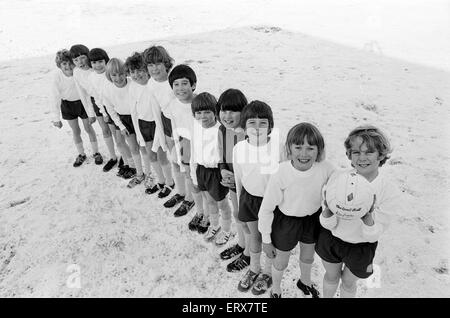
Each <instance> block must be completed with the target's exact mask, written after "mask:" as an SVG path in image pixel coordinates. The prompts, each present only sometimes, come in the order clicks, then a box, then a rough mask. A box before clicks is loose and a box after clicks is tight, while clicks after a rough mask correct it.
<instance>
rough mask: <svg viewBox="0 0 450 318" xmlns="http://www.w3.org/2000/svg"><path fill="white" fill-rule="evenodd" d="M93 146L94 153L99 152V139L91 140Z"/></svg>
mask: <svg viewBox="0 0 450 318" xmlns="http://www.w3.org/2000/svg"><path fill="white" fill-rule="evenodd" d="M91 148H92V153H97V152H98V143H97V141H91Z"/></svg>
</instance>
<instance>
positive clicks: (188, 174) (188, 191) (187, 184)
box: [184, 165, 194, 201]
mask: <svg viewBox="0 0 450 318" xmlns="http://www.w3.org/2000/svg"><path fill="white" fill-rule="evenodd" d="M184 169H185V172H184V182H185V187H186V197H185V198H184V199H185V200H186V201H192V200H193V197H192V189H193V187H194V183H193V182H192V179H191V169H190V167H189V165H184Z"/></svg>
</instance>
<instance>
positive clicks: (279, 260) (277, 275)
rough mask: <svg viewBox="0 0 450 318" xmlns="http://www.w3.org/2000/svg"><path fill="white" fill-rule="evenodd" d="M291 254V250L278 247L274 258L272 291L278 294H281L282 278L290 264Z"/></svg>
mask: <svg viewBox="0 0 450 318" xmlns="http://www.w3.org/2000/svg"><path fill="white" fill-rule="evenodd" d="M290 256H291V251H288V252H286V251H280V250H279V249H277V255H276V256H275V259H274V260H273V266H272V280H273V285H272V291H273V292H274V293H276V294H281V280H282V278H283V274H284V271H285V269H286V268H287V266H288V264H289V257H290Z"/></svg>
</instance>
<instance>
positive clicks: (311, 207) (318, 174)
mask: <svg viewBox="0 0 450 318" xmlns="http://www.w3.org/2000/svg"><path fill="white" fill-rule="evenodd" d="M334 170H335V168H334V167H333V165H332V164H331V163H330V162H329V161H327V160H324V161H321V162H315V163H314V164H313V166H312V167H311V168H310V169H308V170H307V171H300V170H297V169H295V168H294V167H293V165H292V162H291V161H290V160H289V161H284V162H282V163H280V168H279V169H278V171H277V172H276V173H275V174H273V175H272V176H271V177H270V179H269V183H268V184H267V187H266V191H265V193H264V199H263V201H262V203H261V208H260V209H259V214H258V218H259V222H258V229H259V231H260V232H261V234H262V239H263V242H264V243H270V242H271V239H270V234H271V233H272V221H273V217H274V215H273V212H274V210H275V208H276V207H277V206H278V208H279V209H280V211H281V212H283V214H285V215H288V216H295V217H304V216H308V215H312V214H314V213H315V212H317V210H319V208H320V206H321V204H322V188H323V186H324V185H325V184H326V183H327V181H328V178H329V177H330V176H331V174H332V173H333V171H334Z"/></svg>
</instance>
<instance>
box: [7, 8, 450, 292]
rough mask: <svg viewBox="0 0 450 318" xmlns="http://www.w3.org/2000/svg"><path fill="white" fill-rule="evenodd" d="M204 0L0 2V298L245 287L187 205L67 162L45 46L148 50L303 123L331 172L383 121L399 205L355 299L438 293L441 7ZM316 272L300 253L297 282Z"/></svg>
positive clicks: (448, 86) (443, 164) (67, 136)
mask: <svg viewBox="0 0 450 318" xmlns="http://www.w3.org/2000/svg"><path fill="white" fill-rule="evenodd" d="M208 3H209V2H207V1H201V0H195V1H189V2H186V3H185V2H182V1H180V0H171V1H152V2H143V1H136V2H133V5H130V4H128V3H127V2H125V1H118V0H114V1H108V2H103V1H99V0H98V1H87V0H82V1H78V2H77V3H75V2H69V1H66V2H63V1H58V2H56V1H39V2H37V1H33V0H32V1H16V2H11V1H8V2H7V1H0V21H2V23H3V24H2V25H1V32H0V40H1V43H2V44H3V43H5V45H2V46H1V47H0V61H1V62H0V70H1V72H0V112H1V114H2V116H0V127H1V128H2V129H1V133H0V149H1V152H0V154H1V155H0V296H3V297H27V296H28V297H254V296H253V295H252V294H251V293H246V294H245V293H244V294H242V293H239V292H237V290H236V286H237V283H238V280H239V279H240V277H241V275H242V274H241V273H228V272H227V271H226V270H225V267H226V264H227V262H223V261H221V260H220V259H219V256H218V255H219V252H220V251H221V250H223V248H216V247H215V246H213V245H212V244H208V243H205V242H204V241H203V240H202V238H201V236H200V235H199V234H196V233H193V232H190V231H189V230H188V228H187V223H188V221H189V219H190V217H191V216H190V215H191V214H189V215H188V216H185V217H182V218H174V217H173V216H172V212H173V209H164V208H163V207H162V202H163V201H162V200H159V199H157V198H155V197H153V196H148V195H146V194H145V193H144V192H143V188H142V187H137V188H135V189H131V190H130V189H127V188H126V181H124V180H121V179H118V178H117V177H116V176H114V173H113V172H110V173H104V172H102V171H101V169H99V167H97V166H95V164H94V162H93V159H92V158H89V160H88V162H87V164H83V165H82V166H81V167H80V168H77V169H74V168H72V166H71V164H72V161H73V160H74V158H75V148H74V146H73V144H72V140H71V132H70V128H69V127H68V125H67V124H66V123H65V122H64V127H63V128H62V130H58V129H57V128H55V127H53V126H52V125H51V123H50V120H51V119H52V114H51V113H50V111H49V108H50V105H49V102H50V98H49V91H50V85H49V78H50V74H51V72H52V70H54V69H55V65H54V52H55V51H56V50H57V49H59V48H61V47H70V45H72V44H74V43H84V44H86V45H88V46H89V47H94V46H96V47H104V48H105V49H106V50H107V51H108V53H109V55H110V56H111V57H113V56H116V57H120V58H126V57H127V56H128V55H130V54H131V53H132V52H133V51H135V50H137V51H142V50H143V49H145V48H146V47H148V46H149V45H151V44H154V43H158V44H160V45H163V46H164V47H166V48H167V49H168V50H169V52H170V54H171V55H172V56H173V57H174V58H175V59H176V62H177V63H189V64H190V65H191V66H192V67H193V68H194V70H195V71H196V73H197V75H198V86H197V87H198V88H197V91H198V92H202V91H208V92H210V93H212V94H214V95H215V96H216V97H218V96H219V94H220V93H221V92H222V91H223V90H225V89H227V88H230V87H235V88H239V89H241V90H242V91H243V92H244V93H245V94H246V95H247V97H248V99H249V100H252V99H260V100H263V101H266V102H267V103H268V104H269V105H271V106H272V107H273V110H274V114H275V125H276V126H278V127H280V128H282V129H283V130H287V129H288V128H290V127H291V126H293V125H294V124H295V123H298V122H299V121H310V122H312V123H314V124H316V125H317V126H318V127H319V129H320V130H321V131H322V133H323V134H324V137H325V141H326V146H327V158H328V159H329V160H331V161H332V162H333V163H334V164H335V165H336V166H338V167H348V165H349V161H348V159H347V158H346V157H345V152H344V147H343V141H344V140H345V137H346V135H347V134H348V132H349V131H350V130H351V129H352V128H354V127H356V126H357V125H359V124H362V123H373V124H375V125H377V126H379V127H380V128H382V129H384V130H385V131H386V132H387V133H388V134H389V136H390V137H391V140H392V143H393V145H394V152H393V154H392V158H391V160H390V161H388V163H387V164H386V165H385V166H383V167H382V168H381V169H382V171H383V172H384V173H386V174H388V175H389V176H390V178H391V179H392V180H393V181H394V182H395V183H396V184H397V185H398V186H399V188H400V189H401V190H402V191H403V201H402V204H403V208H402V209H401V210H399V211H392V216H393V222H392V225H391V227H390V228H389V230H388V232H386V233H385V235H384V237H382V239H381V240H380V243H379V246H378V249H377V254H376V257H375V261H374V263H375V265H377V266H376V275H374V279H371V280H368V281H360V282H359V283H358V285H359V290H358V296H359V297H449V296H450V278H449V272H448V271H449V256H450V255H449V254H450V253H449V251H450V246H449V244H450V235H449V233H450V231H449V225H450V222H449V221H450V220H449V212H450V211H449V203H450V200H449V195H448V193H449V188H450V187H449V181H448V180H449V174H450V169H449V168H448V162H449V160H450V134H449V126H448V120H449V119H450V116H449V115H450V114H449V112H450V108H449V105H448V102H449V100H450V96H449V92H450V75H449V70H450V63H449V61H448V57H449V56H450V55H449V53H450V52H449V49H450V48H449V45H448V40H449V39H450V36H449V34H448V32H449V28H448V9H449V4H448V2H447V1H432V2H426V3H425V1H418V0H415V1H408V2H405V1H389V2H388V1H377V2H376V3H375V2H374V3H372V4H371V3H369V2H367V1H362V2H360V1H350V0H347V1H340V2H339V4H333V2H331V1H317V2H314V4H313V3H311V2H307V1H305V2H300V4H298V5H297V6H293V2H292V1H281V2H280V1H277V2H271V1H256V0H254V1H247V2H245V3H240V2H237V1H222V2H217V3H216V2H215V4H214V6H210V5H208ZM269 13H270V14H269ZM199 21H201V23H200V22H199ZM106 26H107V27H106ZM94 128H95V129H96V131H97V136H98V139H99V147H100V151H101V152H102V153H103V154H105V155H106V154H107V151H106V147H105V145H104V143H103V140H102V137H101V130H100V128H99V127H98V124H94ZM82 137H83V140H84V143H85V149H86V151H87V152H88V153H91V151H90V147H89V142H88V138H87V135H86V134H85V133H84V132H83V133H82ZM297 260H298V249H296V250H295V252H294V255H293V256H292V257H291V261H290V263H289V267H288V269H287V272H286V274H285V277H284V281H283V296H284V297H302V295H301V292H300V291H299V290H298V289H297V288H296V286H295V282H296V279H297V278H298V275H299V266H298V261H297ZM323 273H324V270H323V266H322V264H321V262H320V258H319V257H318V256H316V258H315V263H314V266H313V277H312V278H313V281H315V282H316V283H318V284H319V285H320V284H321V280H322V277H323ZM78 278H79V280H78ZM78 287H80V288H78ZM266 296H268V295H264V296H263V297H266Z"/></svg>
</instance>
